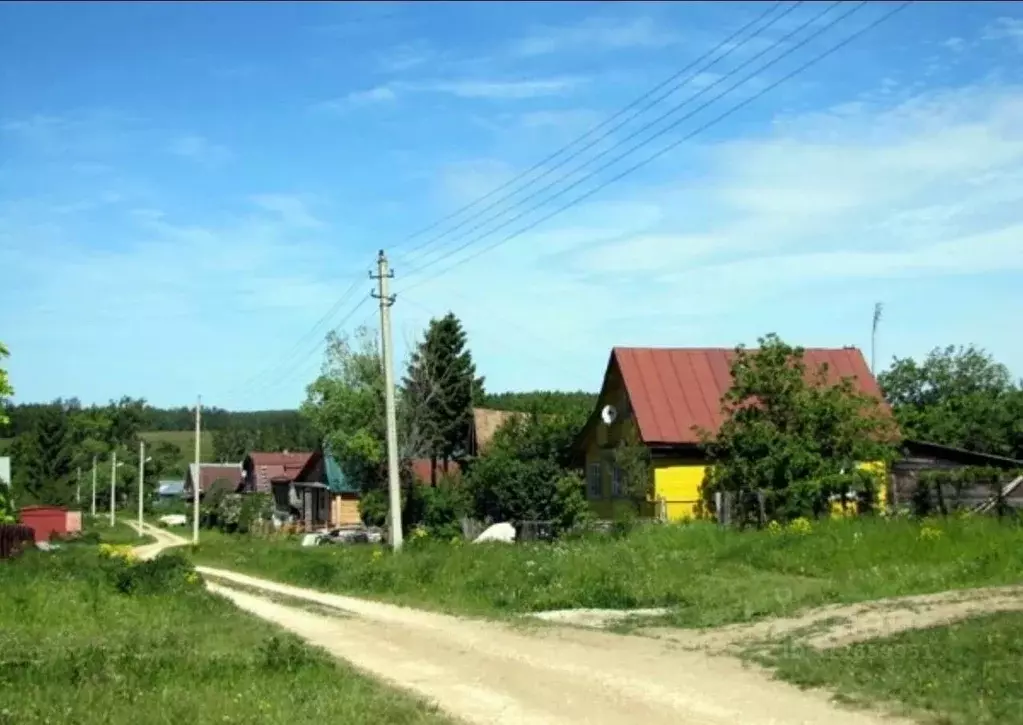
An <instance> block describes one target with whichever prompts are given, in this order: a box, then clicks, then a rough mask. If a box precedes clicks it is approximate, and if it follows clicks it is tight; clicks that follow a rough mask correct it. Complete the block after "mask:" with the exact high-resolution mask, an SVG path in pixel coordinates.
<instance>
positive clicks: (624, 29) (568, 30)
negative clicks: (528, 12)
mask: <svg viewBox="0 0 1023 725" xmlns="http://www.w3.org/2000/svg"><path fill="white" fill-rule="evenodd" d="M681 40H682V38H681V36H680V35H678V34H677V33H674V32H671V31H668V30H666V29H665V28H664V27H663V26H661V25H659V24H658V23H657V21H655V20H654V19H653V18H649V17H634V18H628V19H623V18H612V17H601V18H590V19H588V20H585V21H583V22H581V23H577V24H573V25H564V26H560V27H550V26H547V27H540V28H537V29H535V30H534V31H533V32H532V33H530V34H529V35H527V36H525V37H523V38H520V39H519V40H517V41H515V42H514V43H513V45H512V54H513V55H517V56H524V57H531V56H539V55H549V54H552V53H564V52H574V51H582V52H586V53H593V52H599V51H606V50H622V49H627V48H663V47H665V46H667V45H672V44H674V43H678V42H680V41H681Z"/></svg>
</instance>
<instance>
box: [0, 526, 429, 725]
mask: <svg viewBox="0 0 1023 725" xmlns="http://www.w3.org/2000/svg"><path fill="white" fill-rule="evenodd" d="M189 572H190V569H189V567H188V565H187V562H186V561H185V560H184V559H182V558H180V557H173V556H161V557H158V558H157V559H156V560H155V561H154V562H148V563H144V564H135V565H129V564H127V563H125V562H121V561H118V560H101V559H100V558H99V554H98V552H97V547H95V546H86V545H72V546H68V547H66V548H65V549H64V550H62V551H61V552H60V553H55V554H50V555H45V554H41V553H37V552H27V553H26V554H25V555H24V556H22V557H21V558H19V559H18V560H15V561H13V562H5V563H4V565H3V566H0V591H2V592H3V596H0V723H3V724H4V725H7V724H8V723H10V724H11V725H13V724H15V723H17V725H33V724H36V723H39V724H42V723H67V724H68V725H135V724H136V723H147V724H150V723H151V724H154V725H156V724H160V723H167V725H177V724H178V723H201V724H203V725H206V724H208V725H213V724H214V723H216V724H217V725H223V724H224V723H244V724H248V723H261V724H264V725H285V724H287V725H303V724H309V725H313V724H315V725H329V724H330V723H345V724H346V725H377V724H378V723H393V724H397V725H413V724H415V725H441V724H442V723H447V722H449V721H448V720H446V719H445V718H443V717H442V716H441V715H439V714H437V713H436V712H435V711H434V710H433V709H432V708H430V707H429V706H427V705H425V704H423V703H421V702H419V701H418V700H415V699H413V698H410V697H408V696H405V695H404V694H402V693H399V692H397V691H395V690H392V689H390V688H387V687H385V686H383V685H381V684H379V683H377V682H375V681H373V680H371V679H369V678H366V677H364V676H362V675H360V674H358V673H357V672H355V671H354V670H352V669H351V668H349V667H347V666H344V665H343V664H341V663H339V662H337V661H336V660H333V659H331V658H329V657H328V656H327V655H326V654H325V653H322V652H320V651H319V650H315V649H312V648H309V647H307V646H305V645H304V644H303V643H302V642H301V641H300V640H298V639H297V638H295V637H293V636H292V635H290V634H287V633H285V632H284V631H283V630H279V629H277V628H275V627H274V626H272V625H269V624H267V623H265V622H262V621H261V620H258V619H256V618H254V617H251V616H249V615H247V614H245V613H243V612H241V611H239V610H237V609H235V608H234V607H233V606H232V605H231V604H230V603H228V602H227V601H226V600H223V599H220V598H218V597H215V596H214V595H212V594H209V593H207V592H206V591H205V590H204V589H203V587H202V585H201V584H200V583H195V582H192V583H190V582H189V581H188V578H187V577H188V575H189ZM193 576H194V573H193ZM125 592H128V593H125Z"/></svg>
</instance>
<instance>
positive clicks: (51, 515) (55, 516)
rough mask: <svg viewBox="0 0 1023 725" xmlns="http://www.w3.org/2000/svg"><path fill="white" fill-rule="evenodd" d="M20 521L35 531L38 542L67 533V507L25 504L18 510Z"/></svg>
mask: <svg viewBox="0 0 1023 725" xmlns="http://www.w3.org/2000/svg"><path fill="white" fill-rule="evenodd" d="M18 521H20V522H21V523H22V524H23V525H25V526H28V527H29V528H31V529H32V530H33V531H35V539H36V542H40V541H49V540H50V537H51V536H52V535H54V534H56V535H57V536H64V535H66V534H67V509H66V508H64V507H62V506H25V507H23V508H22V509H21V511H19V512H18Z"/></svg>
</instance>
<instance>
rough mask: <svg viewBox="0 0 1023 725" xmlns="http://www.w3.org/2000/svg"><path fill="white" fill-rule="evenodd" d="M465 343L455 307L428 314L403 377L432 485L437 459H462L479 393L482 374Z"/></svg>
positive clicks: (465, 339)
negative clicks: (442, 313)
mask: <svg viewBox="0 0 1023 725" xmlns="http://www.w3.org/2000/svg"><path fill="white" fill-rule="evenodd" d="M466 343H467V338H466V334H465V331H464V330H463V329H462V323H461V322H460V321H459V320H458V318H457V317H455V315H454V313H451V312H449V313H448V314H446V315H445V316H444V317H442V318H440V319H433V320H430V324H429V326H428V327H427V330H426V333H425V335H424V337H423V340H422V342H421V343H420V344H419V345H418V346H417V349H416V351H415V352H414V353H413V354H412V356H411V359H410V361H409V364H408V372H407V375H406V377H405V381H404V392H405V395H406V397H407V400H408V403H409V407H410V408H412V409H414V410H417V411H418V412H419V414H417V415H416V420H417V423H418V425H419V427H420V429H421V430H420V436H421V438H422V439H423V441H424V446H425V448H426V450H427V452H428V456H429V458H430V462H431V468H430V470H431V484H433V485H436V483H437V482H436V467H437V466H436V464H437V461H441V462H442V464H443V467H444V470H445V471H447V469H448V463H449V462H450V461H461V460H464V459H465V457H466V455H467V452H468V444H469V437H470V434H471V430H472V424H473V420H472V406H473V402H474V401H477V400H480V399H481V398H482V397H483V378H482V377H476V366H475V364H474V363H473V361H472V353H471V352H470V351H469V349H468V348H467V346H466Z"/></svg>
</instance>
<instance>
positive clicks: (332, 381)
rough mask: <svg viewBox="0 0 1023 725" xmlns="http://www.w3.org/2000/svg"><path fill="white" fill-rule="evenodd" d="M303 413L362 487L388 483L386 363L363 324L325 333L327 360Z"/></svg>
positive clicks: (345, 469)
mask: <svg viewBox="0 0 1023 725" xmlns="http://www.w3.org/2000/svg"><path fill="white" fill-rule="evenodd" d="M302 414H303V415H304V416H306V418H307V419H308V420H309V422H310V423H311V425H312V427H313V429H314V430H315V431H316V432H317V433H318V434H319V436H320V437H321V439H322V440H323V442H324V445H325V446H327V447H328V448H329V449H330V451H331V453H332V454H333V455H334V457H335V458H336V459H337V460H338V463H339V464H340V466H341V469H342V471H343V472H344V474H345V476H347V477H348V478H349V479H350V480H352V481H358V482H359V483H360V485H361V487H362V489H363V490H364V491H365V490H369V489H373V488H380V487H382V486H383V482H384V473H385V470H386V469H385V468H384V462H385V458H386V456H385V453H386V448H385V445H386V444H385V440H386V435H385V418H384V379H383V364H382V362H381V357H380V350H379V347H378V345H377V342H376V338H375V336H374V335H373V334H372V332H371V331H370V330H369V329H368V328H365V327H361V328H359V329H358V330H357V331H356V333H355V340H354V344H353V341H351V340H349V338H348V336H347V335H338V334H336V333H334V332H331V333H330V334H329V335H328V336H327V352H326V360H325V362H324V364H323V369H322V371H321V373H320V375H319V377H318V378H317V379H316V380H315V381H313V382H312V383H311V384H310V385H309V387H308V388H307V393H306V400H305V402H304V403H303V404H302Z"/></svg>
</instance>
